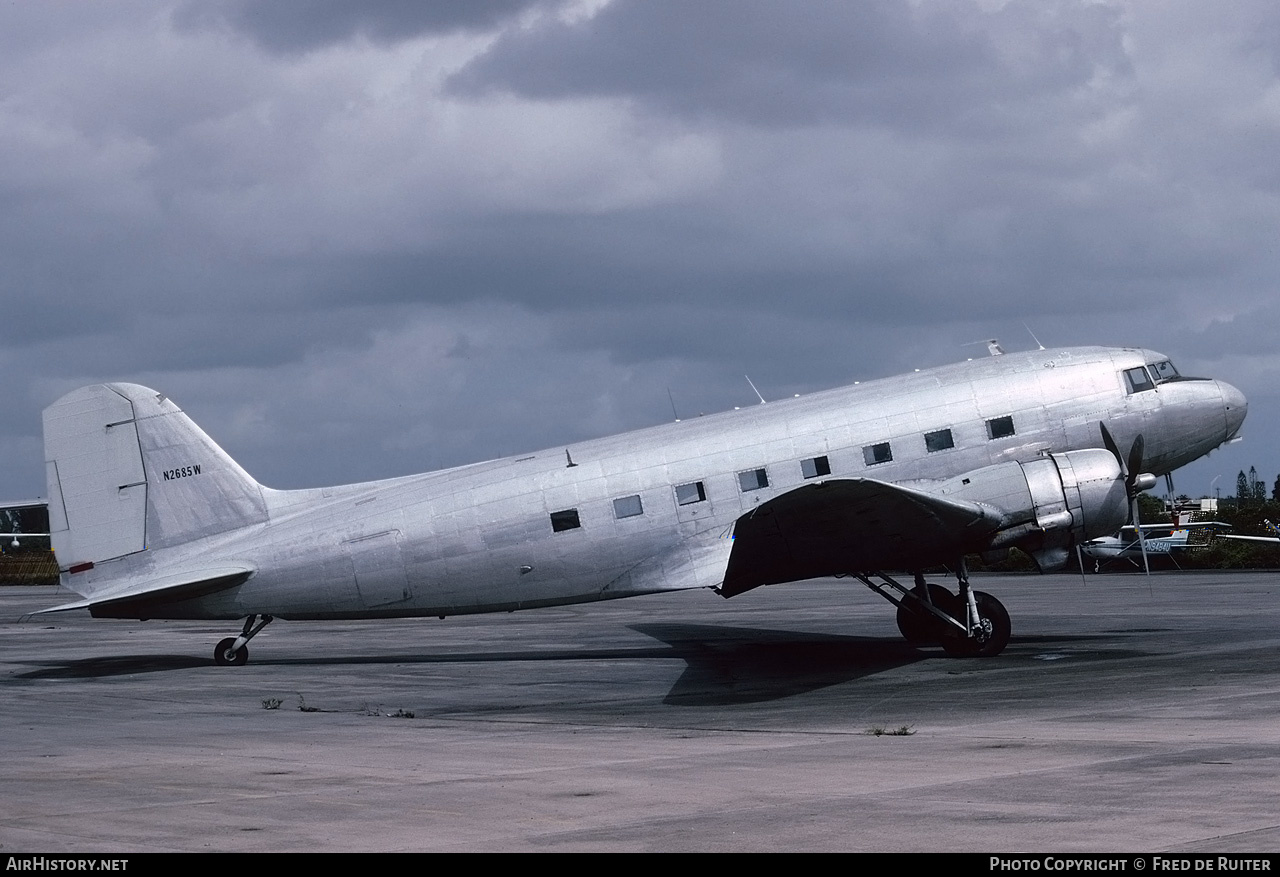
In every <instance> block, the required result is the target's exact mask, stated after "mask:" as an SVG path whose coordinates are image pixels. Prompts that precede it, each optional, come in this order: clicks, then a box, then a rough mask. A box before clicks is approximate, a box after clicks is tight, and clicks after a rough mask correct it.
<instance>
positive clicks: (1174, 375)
mask: <svg viewBox="0 0 1280 877" xmlns="http://www.w3.org/2000/svg"><path fill="white" fill-rule="evenodd" d="M1147 368H1148V369H1150V371H1151V377H1153V378H1155V381H1156V383H1157V384H1163V383H1165V382H1166V381H1177V380H1180V379H1181V378H1182V375H1180V374H1178V370H1177V369H1176V368H1174V367H1173V363H1172V362H1170V361H1169V360H1167V359H1166V360H1164V361H1163V362H1151V363H1147Z"/></svg>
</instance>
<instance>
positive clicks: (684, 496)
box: [674, 481, 707, 506]
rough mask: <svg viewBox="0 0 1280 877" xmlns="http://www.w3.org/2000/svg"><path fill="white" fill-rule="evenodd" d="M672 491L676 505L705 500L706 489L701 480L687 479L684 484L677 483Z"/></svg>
mask: <svg viewBox="0 0 1280 877" xmlns="http://www.w3.org/2000/svg"><path fill="white" fill-rule="evenodd" d="M674 491H675V496H676V505H678V506H685V505H696V504H697V503H700V502H706V501H707V489H706V487H704V486H703V484H702V482H701V481H688V482H686V483H684V484H677V485H676V486H675V488H674Z"/></svg>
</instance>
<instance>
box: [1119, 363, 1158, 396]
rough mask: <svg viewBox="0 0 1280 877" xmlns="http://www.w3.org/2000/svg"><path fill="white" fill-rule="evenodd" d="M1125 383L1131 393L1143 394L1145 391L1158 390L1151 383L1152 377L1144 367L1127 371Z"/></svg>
mask: <svg viewBox="0 0 1280 877" xmlns="http://www.w3.org/2000/svg"><path fill="white" fill-rule="evenodd" d="M1124 382H1125V387H1126V388H1127V389H1128V390H1129V392H1130V393H1141V392H1143V391H1144V390H1154V389H1155V388H1156V385H1155V384H1153V383H1151V377H1150V376H1149V375H1148V374H1147V370H1146V369H1145V368H1143V367H1142V366H1138V367H1137V368H1131V369H1126V370H1125V373H1124Z"/></svg>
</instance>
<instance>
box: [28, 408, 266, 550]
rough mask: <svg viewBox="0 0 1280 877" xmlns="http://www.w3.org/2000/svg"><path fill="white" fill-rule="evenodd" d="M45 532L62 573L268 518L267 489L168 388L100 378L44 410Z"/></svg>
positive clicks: (178, 543)
mask: <svg viewBox="0 0 1280 877" xmlns="http://www.w3.org/2000/svg"><path fill="white" fill-rule="evenodd" d="M44 445H45V467H46V477H47V481H48V489H49V533H50V539H51V540H52V544H53V549H54V553H55V555H56V556H57V558H58V565H59V567H61V568H62V569H63V570H68V569H72V568H75V567H79V566H83V565H85V564H94V563H100V562H102V561H106V560H113V559H116V558H120V557H124V556H126V555H130V554H135V553H137V552H139V551H143V550H144V549H159V548H167V547H170V546H173V545H180V544H183V543H185V542H190V541H192V540H195V539H200V538H202V537H205V536H211V535H215V534H217V533H222V532H226V531H227V530H232V529H236V528H239V527H243V526H248V525H250V524H255V523H261V522H264V521H266V519H267V510H266V503H265V501H264V498H263V493H262V491H263V489H262V487H261V485H259V484H258V483H257V482H256V481H254V480H253V478H251V477H250V476H249V474H248V473H246V472H245V471H244V470H243V469H241V468H240V466H239V465H237V464H236V462H235V461H234V460H232V459H231V458H230V457H229V456H227V454H226V452H225V451H223V450H222V449H221V448H220V447H218V445H217V444H216V443H215V442H214V441H213V440H212V439H211V438H209V436H207V435H206V434H205V433H204V431H203V430H201V429H200V427H198V426H196V424H195V423H194V422H193V421H192V420H191V418H189V417H187V415H186V414H184V413H182V409H180V408H179V407H178V406H177V405H175V404H173V402H171V401H169V400H168V399H167V398H165V397H164V396H163V395H162V394H160V393H157V392H156V391H155V390H151V389H148V388H147V387H142V386H139V385H138V384H96V385H93V386H90V387H82V388H80V389H79V390H75V391H73V392H71V393H68V394H67V395H65V396H63V397H62V398H61V399H59V400H58V401H57V402H54V403H53V404H52V405H50V406H49V407H48V408H46V409H45V411H44Z"/></svg>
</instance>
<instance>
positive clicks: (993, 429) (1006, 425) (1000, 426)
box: [987, 415, 1014, 439]
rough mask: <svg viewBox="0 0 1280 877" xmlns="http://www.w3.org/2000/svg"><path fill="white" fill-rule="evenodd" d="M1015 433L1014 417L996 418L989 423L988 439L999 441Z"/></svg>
mask: <svg viewBox="0 0 1280 877" xmlns="http://www.w3.org/2000/svg"><path fill="white" fill-rule="evenodd" d="M1013 433H1014V429H1013V416H1012V415H1009V416H1007V417H995V418H992V419H991V420H988V421H987V438H990V439H999V438H1006V437H1007V436H1011V435H1013Z"/></svg>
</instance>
